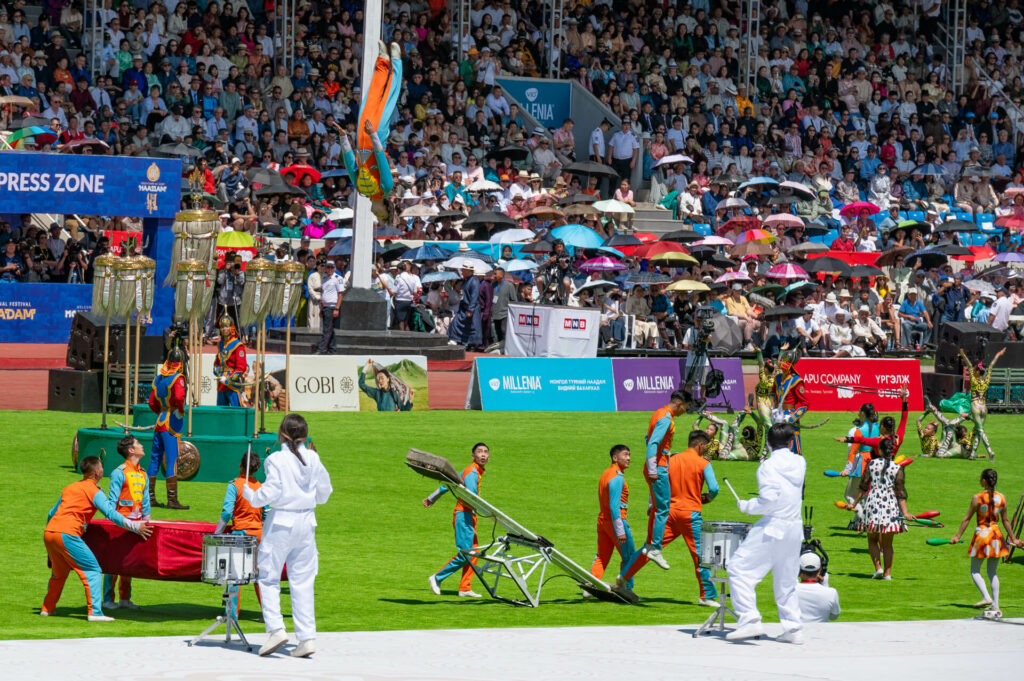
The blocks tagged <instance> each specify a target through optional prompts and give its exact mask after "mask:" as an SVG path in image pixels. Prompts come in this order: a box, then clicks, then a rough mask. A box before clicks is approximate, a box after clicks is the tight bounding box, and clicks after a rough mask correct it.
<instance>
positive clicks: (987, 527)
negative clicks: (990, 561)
mask: <svg viewBox="0 0 1024 681" xmlns="http://www.w3.org/2000/svg"><path fill="white" fill-rule="evenodd" d="M974 503H975V504H977V507H978V510H977V521H978V526H977V527H976V528H975V529H974V537H972V538H971V546H970V548H969V549H968V550H967V555H969V556H970V557H971V558H1005V557H1006V556H1008V555H1010V547H1009V546H1008V545H1007V544H1006V539H1005V538H1004V537H1003V532H1002V530H1000V529H999V517H1000V515H1002V514H1004V513H1006V497H1004V496H1003V495H1002V494H1000V493H999V492H995V491H988V490H986V491H984V492H978V493H977V494H975V495H974Z"/></svg>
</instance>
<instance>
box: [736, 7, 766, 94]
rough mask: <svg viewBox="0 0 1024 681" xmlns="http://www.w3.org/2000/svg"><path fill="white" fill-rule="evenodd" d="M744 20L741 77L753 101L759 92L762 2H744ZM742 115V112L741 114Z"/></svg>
mask: <svg viewBox="0 0 1024 681" xmlns="http://www.w3.org/2000/svg"><path fill="white" fill-rule="evenodd" d="M743 18H744V20H745V23H746V27H747V28H746V34H745V38H744V40H743V49H744V50H745V52H744V54H743V61H742V62H741V77H742V79H743V80H742V82H743V84H744V85H746V86H747V97H750V98H751V99H753V97H754V93H755V92H756V91H757V45H758V41H760V40H761V0H743ZM739 113H742V112H739Z"/></svg>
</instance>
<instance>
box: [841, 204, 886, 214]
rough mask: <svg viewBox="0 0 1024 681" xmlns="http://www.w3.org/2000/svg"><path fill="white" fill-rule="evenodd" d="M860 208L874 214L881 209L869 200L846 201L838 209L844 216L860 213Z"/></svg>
mask: <svg viewBox="0 0 1024 681" xmlns="http://www.w3.org/2000/svg"><path fill="white" fill-rule="evenodd" d="M862 210H866V211H867V212H868V215H874V214H875V213H878V212H880V211H881V210H882V209H881V208H879V207H878V206H876V205H875V204H873V203H871V202H870V201H854V202H853V203H848V204H846V205H845V206H843V207H842V208H841V209H840V210H839V214H840V215H842V216H844V217H850V216H851V215H860V212H861V211H862Z"/></svg>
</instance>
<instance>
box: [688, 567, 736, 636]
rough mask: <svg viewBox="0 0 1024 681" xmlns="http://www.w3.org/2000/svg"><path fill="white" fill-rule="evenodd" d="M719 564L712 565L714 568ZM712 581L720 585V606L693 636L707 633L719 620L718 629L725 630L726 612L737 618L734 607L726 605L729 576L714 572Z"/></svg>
mask: <svg viewBox="0 0 1024 681" xmlns="http://www.w3.org/2000/svg"><path fill="white" fill-rule="evenodd" d="M716 567H717V566H712V570H714V569H715V568H716ZM711 581H712V582H713V583H715V584H718V585H719V588H718V607H717V608H715V611H714V612H713V613H711V616H710V617H708V618H707V619H706V620H704V624H702V625H700V627H699V628H698V629H697V631H695V632H693V637H694V638H697V637H698V636H700V635H701V634H706V633H708V632H709V631H711V630H712V629H713V628H714V627H715V621H716V620H717V621H718V630H719V631H722V632H724V631H725V613H729V615H730V616H732V618H733V619H734V620H735V619H737V618H736V613H735V612H733V609H732V608H730V607H729V606H728V605H726V601H727V599H728V598H729V576H728V575H726V576H725V577H715V576H714V575H713V574H712V577H711Z"/></svg>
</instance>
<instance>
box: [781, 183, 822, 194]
mask: <svg viewBox="0 0 1024 681" xmlns="http://www.w3.org/2000/svg"><path fill="white" fill-rule="evenodd" d="M779 188H780V189H789V190H792V191H794V192H799V193H801V194H806V195H807V196H810V197H811V198H814V197H815V196H817V195H818V193H817V192H815V191H814V190H813V189H811V188H810V187H808V186H807V185H806V184H804V183H803V182H795V181H793V180H786V181H785V182H783V183H782V184H780V185H779Z"/></svg>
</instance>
